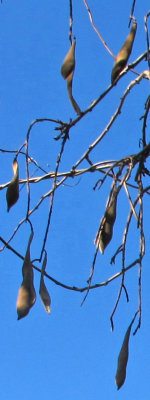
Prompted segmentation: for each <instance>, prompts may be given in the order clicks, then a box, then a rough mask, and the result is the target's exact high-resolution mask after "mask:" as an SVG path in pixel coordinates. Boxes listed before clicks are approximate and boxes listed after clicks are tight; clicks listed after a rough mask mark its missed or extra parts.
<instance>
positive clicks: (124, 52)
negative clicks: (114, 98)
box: [111, 21, 137, 83]
mask: <svg viewBox="0 0 150 400" xmlns="http://www.w3.org/2000/svg"><path fill="white" fill-rule="evenodd" d="M136 30H137V23H136V21H134V22H133V25H132V28H131V31H130V33H129V35H128V37H127V39H126V41H125V43H124V45H123V46H122V48H121V50H120V51H119V53H118V55H117V58H116V60H115V63H114V66H113V70H112V73H111V83H114V82H115V80H116V78H117V77H118V75H119V74H120V72H121V71H122V70H123V69H124V68H125V66H126V64H127V62H128V59H129V57H130V54H131V51H132V46H133V43H134V38H135V34H136Z"/></svg>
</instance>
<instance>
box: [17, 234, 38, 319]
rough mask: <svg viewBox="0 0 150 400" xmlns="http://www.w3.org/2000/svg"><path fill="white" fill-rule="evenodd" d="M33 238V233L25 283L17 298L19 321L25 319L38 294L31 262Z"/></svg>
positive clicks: (25, 260)
mask: <svg viewBox="0 0 150 400" xmlns="http://www.w3.org/2000/svg"><path fill="white" fill-rule="evenodd" d="M32 238H33V234H32V233H31V235H30V238H29V242H28V246H27V251H26V255H25V259H24V263H23V267H22V275H23V281H22V284H21V287H20V289H19V293H18V298H17V313H18V319H21V318H23V317H25V316H26V315H27V314H28V313H29V311H30V308H31V307H32V306H33V305H34V303H35V301H36V292H35V288H34V284H33V268H32V263H31V260H30V245H31V241H32Z"/></svg>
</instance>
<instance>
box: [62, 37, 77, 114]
mask: <svg viewBox="0 0 150 400" xmlns="http://www.w3.org/2000/svg"><path fill="white" fill-rule="evenodd" d="M75 45H76V41H75V40H74V41H73V42H72V45H71V48H70V50H69V52H68V54H67V55H66V57H65V59H64V61H63V64H62V67H61V74H62V76H63V78H64V79H66V80H67V90H68V95H69V99H70V101H71V104H72V106H73V108H74V110H75V111H76V113H77V114H78V115H80V114H81V110H80V107H79V106H78V104H77V103H76V101H75V99H74V97H73V95H72V81H73V74H74V70H75Z"/></svg>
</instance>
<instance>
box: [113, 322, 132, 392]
mask: <svg viewBox="0 0 150 400" xmlns="http://www.w3.org/2000/svg"><path fill="white" fill-rule="evenodd" d="M131 327H132V323H131V324H130V325H129V328H128V329H127V332H126V334H125V337H124V341H123V344H122V347H121V350H120V353H119V357H118V366H117V372H116V377H115V379H116V385H117V388H118V389H120V388H121V386H122V385H123V384H124V381H125V379H126V368H127V362H128V356H129V338H130V333H131Z"/></svg>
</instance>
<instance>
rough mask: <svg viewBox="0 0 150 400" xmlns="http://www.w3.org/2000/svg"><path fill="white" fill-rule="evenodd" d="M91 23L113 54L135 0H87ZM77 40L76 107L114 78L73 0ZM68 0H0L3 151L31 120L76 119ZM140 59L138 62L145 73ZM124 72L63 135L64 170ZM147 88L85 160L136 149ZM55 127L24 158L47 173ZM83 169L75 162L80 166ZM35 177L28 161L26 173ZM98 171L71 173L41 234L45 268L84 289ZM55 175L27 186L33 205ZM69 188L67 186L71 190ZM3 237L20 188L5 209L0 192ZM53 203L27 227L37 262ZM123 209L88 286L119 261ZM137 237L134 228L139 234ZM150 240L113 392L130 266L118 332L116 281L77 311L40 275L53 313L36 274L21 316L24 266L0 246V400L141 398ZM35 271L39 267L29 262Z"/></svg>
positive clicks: (100, 205) (102, 115)
mask: <svg viewBox="0 0 150 400" xmlns="http://www.w3.org/2000/svg"><path fill="white" fill-rule="evenodd" d="M89 6H90V8H91V11H92V14H93V18H94V22H95V24H96V26H97V28H98V29H99V31H100V33H101V34H102V36H103V37H104V39H105V41H106V42H107V44H108V45H109V47H110V48H111V50H112V51H113V52H114V54H116V55H117V53H118V51H119V49H120V47H121V46H122V44H123V42H124V40H125V38H126V36H127V34H128V31H129V30H128V21H129V15H130V10H131V6H132V1H128V2H125V1H124V2H120V1H119V0H117V1H116V2H114V3H113V6H112V1H108V0H107V1H106V0H102V1H101V2H100V1H99V0H95V1H94V2H92V1H90V0H89ZM148 11H149V1H148V0H145V1H143V2H141V1H139V0H137V1H136V7H135V17H136V18H137V23H138V30H137V35H136V39H135V44H134V48H133V52H132V55H131V58H130V61H132V60H134V59H136V57H138V56H139V55H140V54H141V53H142V52H144V51H146V39H145V32H144V23H143V21H144V15H145V14H146V13H147V12H148ZM73 12H74V25H73V31H74V34H75V36H76V40H77V45H76V71H75V75H74V84H73V88H74V96H75V98H76V100H77V101H78V103H79V105H80V108H81V109H82V110H84V109H86V108H87V107H88V106H89V104H90V103H91V102H92V101H93V100H94V99H96V98H97V97H98V96H99V95H100V94H101V93H102V92H103V91H104V90H105V89H106V88H107V87H108V85H109V84H110V76H111V70H112V66H113V59H112V57H111V55H110V54H109V53H108V52H107V51H106V49H105V48H104V46H103V45H102V43H101V42H100V40H99V38H98V36H97V35H96V33H95V32H94V30H93V29H92V27H91V24H90V21H89V17H88V13H87V10H86V8H85V6H84V3H83V1H82V0H80V1H78V2H77V1H76V2H75V1H74V2H73ZM68 22H69V1H65V2H61V1H59V2H58V1H53V2H52V1H51V2H50V1H46V0H43V1H35V0H30V1H25V0H21V1H20V0H14V1H13V2H12V1H10V0H3V3H2V4H0V130H1V143H0V148H1V149H9V150H16V149H18V148H19V147H20V146H21V145H22V144H23V143H24V141H25V138H26V134H27V130H28V127H29V125H30V123H31V122H32V121H33V120H34V119H35V118H42V117H43V118H44V117H45V118H54V119H61V120H63V121H66V122H68V121H69V119H70V118H72V119H74V118H75V117H76V115H75V112H74V110H73V108H72V106H71V104H70V102H69V100H68V95H67V90H66V82H65V81H64V80H63V78H62V76H61V74H60V68H61V64H62V61H63V59H64V57H65V55H66V53H67V51H68V49H69V41H68ZM147 68H148V67H147V63H146V62H145V61H144V62H143V63H142V64H140V65H139V66H138V67H137V71H138V72H141V71H142V70H144V69H147ZM131 79H134V75H133V74H132V73H131V72H130V73H129V74H128V75H126V76H124V77H123V78H122V79H121V80H120V81H119V82H118V84H117V86H116V87H114V88H113V90H112V91H111V92H110V93H109V94H108V96H107V97H106V98H105V99H104V101H103V102H102V103H100V104H99V105H98V106H97V107H96V108H95V109H94V110H93V111H92V113H90V114H88V115H86V116H85V117H84V118H83V119H82V120H81V121H80V123H79V124H78V125H77V126H76V128H73V129H72V130H71V131H70V140H69V141H68V143H67V145H66V150H65V153H64V156H63V160H62V163H61V166H60V171H67V170H70V168H71V167H72V165H73V164H74V163H75V162H76V161H77V160H78V159H80V157H81V155H82V154H83V153H84V151H85V150H86V149H87V148H88V146H89V145H90V144H91V143H92V142H93V141H94V140H95V139H96V137H97V136H98V135H99V134H100V133H101V131H102V130H103V129H104V127H105V125H106V124H107V123H108V121H109V119H110V118H111V116H112V115H113V113H114V112H115V110H116V108H117V106H118V105H119V101H120V98H121V97H122V95H123V93H124V91H125V89H126V87H127V85H128V84H129V82H130V80H131ZM148 94H149V82H148V81H147V80H143V81H142V82H141V84H140V86H137V87H135V88H134V89H133V90H132V92H131V94H130V95H129V96H128V98H127V100H126V102H125V105H124V109H123V112H122V114H121V115H120V116H119V118H118V119H117V121H116V122H115V124H114V126H113V128H112V130H111V131H110V132H109V133H108V136H107V137H106V138H105V139H104V140H103V141H102V142H101V144H100V145H99V146H98V148H96V149H95V151H94V152H93V155H92V161H93V162H97V161H99V160H109V159H118V158H121V157H124V156H126V155H128V154H133V153H136V152H138V151H139V140H140V138H141V136H142V132H141V130H142V122H141V121H139V119H140V117H141V116H142V115H143V114H144V104H145V101H146V99H147V97H148ZM54 128H55V125H54V124H51V123H43V124H40V125H37V126H35V127H34V128H33V130H32V133H31V137H30V147H29V154H31V155H32V156H33V157H34V158H35V159H36V160H37V161H38V163H39V164H40V165H41V166H42V167H43V168H44V169H45V170H47V171H53V170H54V169H55V163H56V157H57V153H58V151H59V150H60V142H55V141H54V139H53V138H54V136H55V135H56V132H55V130H54ZM12 161H13V155H12V154H6V153H1V152H0V162H1V173H0V176H1V184H3V183H5V182H8V181H9V180H10V179H11V177H12ZM85 165H86V164H84V163H83V165H82V167H84V166H85ZM19 166H20V178H21V179H23V178H25V159H24V157H23V156H20V158H19ZM32 173H34V175H35V176H36V175H39V174H40V173H39V171H35V167H31V174H32ZM99 177H100V175H98V174H97V175H96V174H89V175H86V176H82V178H80V179H75V180H71V179H70V181H69V180H68V182H67V183H68V186H64V187H61V188H60V189H59V190H58V191H57V193H56V198H55V205H54V211H53V218H52V224H51V228H50V232H49V237H48V241H47V246H46V249H47V252H48V265H47V272H48V273H49V274H50V275H52V276H53V277H55V278H56V279H58V280H59V281H61V282H63V283H66V284H69V285H71V286H73V285H76V286H79V287H83V286H86V281H87V279H88V277H89V273H90V267H91V263H92V259H93V255H94V250H95V247H94V238H95V234H96V231H97V229H98V225H99V220H100V218H101V217H102V215H103V211H104V209H105V203H106V200H107V196H108V193H109V189H110V186H109V185H110V184H111V182H109V183H108V182H107V183H106V185H105V186H103V188H102V190H101V191H98V190H97V191H93V186H94V184H95V183H96V180H97V179H98V178H99ZM51 184H52V183H51V182H49V181H47V182H44V183H42V184H41V185H31V196H32V201H31V206H32V207H34V206H35V205H36V203H37V202H38V200H39V199H40V196H41V195H42V193H46V192H47V191H48V190H49V189H50V188H51ZM69 185H70V186H69ZM148 201H149V199H147V202H145V212H146V211H147V217H146V218H145V229H146V232H148V228H149V224H150V220H149V211H148V210H149V203H148ZM0 204H1V207H0V210H1V211H0V217H1V218H0V219H1V233H0V235H1V236H2V237H4V239H5V240H8V238H9V237H10V235H11V233H12V232H13V230H14V229H15V227H16V226H17V224H18V223H19V221H20V220H21V219H22V218H23V217H24V214H25V210H26V206H27V194H26V188H25V187H23V189H22V190H21V191H20V198H19V201H18V203H17V204H16V205H15V206H14V207H13V208H12V209H11V210H10V212H9V213H7V210H6V208H7V207H6V190H2V191H1V192H0ZM48 204H49V201H48V200H46V201H45V202H44V203H43V205H42V207H41V209H40V210H39V211H37V212H36V213H35V214H34V216H33V218H32V219H31V220H32V222H33V224H34V231H35V235H34V241H33V244H32V247H31V257H32V259H34V258H38V257H39V255H40V250H41V246H42V239H43V235H44V231H45V227H46V221H47V213H48ZM128 211H129V203H128V199H127V197H126V194H125V192H123V191H122V193H121V195H120V198H119V204H118V214H117V219H118V221H117V223H116V226H115V229H114V237H113V241H112V242H111V244H110V246H109V247H108V249H107V250H106V253H105V255H100V254H99V256H98V260H97V264H96V271H95V275H94V280H93V282H95V283H96V282H102V281H104V280H105V279H107V278H108V277H110V276H112V275H113V274H115V273H116V272H118V271H119V270H120V268H121V258H119V257H118V259H117V261H116V264H115V265H113V266H112V265H110V258H111V256H112V255H113V253H114V251H115V249H116V248H117V247H118V246H119V244H120V240H121V239H120V238H121V237H122V234H123V231H124V224H125V222H126V218H127V214H128ZM135 232H136V221H134V220H133V223H132V227H131V234H130V235H129V241H128V249H129V252H128V256H127V265H128V264H129V263H130V262H132V261H133V260H134V258H136V257H137V256H138V253H139V247H137V242H136V241H135V238H134V236H133V234H134V233H135ZM29 234H30V229H29V226H28V225H25V224H24V225H23V226H22V227H21V228H20V230H19V232H18V233H17V235H16V236H15V238H14V240H13V241H12V242H11V244H12V246H14V248H15V249H16V250H18V251H19V252H20V253H21V254H23V255H24V254H25V251H26V246H27V242H28V237H29ZM135 235H136V233H135ZM149 244H150V243H149V236H148V239H147V243H146V248H147V256H146V257H145V259H144V263H143V280H142V292H143V297H142V309H143V313H142V326H141V329H140V330H139V331H138V333H137V335H136V336H134V337H133V336H132V335H131V340H130V356H129V362H128V368H127V379H126V382H125V384H124V386H123V387H122V388H121V389H120V391H119V392H117V389H116V385H115V373H116V366H117V357H118V353H119V350H120V346H121V344H122V341H123V336H124V334H125V331H126V329H127V327H128V325H129V323H130V322H131V319H132V318H133V315H134V312H135V311H136V310H137V308H138V267H137V266H135V267H134V269H133V270H132V271H129V272H128V274H127V276H126V285H127V289H128V292H129V297H130V302H129V303H127V302H126V298H125V296H124V294H123V295H122V298H121V301H120V304H119V307H118V309H117V312H116V314H115V317H114V324H115V330H114V332H113V333H112V332H111V329H110V328H111V327H110V320H109V318H110V314H111V312H112V309H113V307H114V304H115V301H116V297H117V294H118V290H119V287H120V280H119V279H118V280H117V281H116V282H113V283H112V284H111V285H108V286H107V287H104V288H100V289H97V290H93V291H91V292H90V294H89V296H88V298H87V300H86V302H85V303H84V305H83V307H80V304H81V301H82V299H83V294H80V293H76V292H73V291H67V290H64V289H63V288H61V287H59V286H56V285H55V284H54V283H52V282H51V281H49V280H47V279H45V283H46V285H47V288H48V290H49V292H50V295H51V299H52V306H51V311H52V312H51V315H47V314H46V312H45V311H44V308H43V306H42V304H41V301H40V298H39V295H38V291H39V281H40V274H39V273H38V272H36V271H35V287H36V291H37V301H36V303H35V306H34V307H33V309H32V310H31V311H30V313H29V315H28V316H27V317H26V318H24V319H22V320H20V321H17V313H16V299H17V294H18V289H19V286H20V284H21V281H22V273H21V268H22V261H21V260H20V259H18V258H17V257H16V256H15V255H14V254H12V253H11V252H10V251H9V250H5V252H1V263H0V271H1V290H0V303H1V331H0V358H1V373H0V394H1V399H2V400H12V399H16V400H19V399H21V400H26V399H29V400H30V399H32V400H34V399H36V400H41V399H42V400H47V399H53V400H64V399H65V400H68V399H70V400H77V399H78V400H81V399H82V400H83V399H86V400H93V399H94V400H98V399H101V398H102V399H103V400H108V399H110V398H111V400H115V399H118V398H120V399H121V400H124V399H130V398H131V397H132V399H133V400H134V399H136V400H141V399H143V400H148V399H149V376H150V354H149V331H150V316H149V310H150V290H149V247H150V246H149ZM37 266H39V265H38V264H37Z"/></svg>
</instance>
